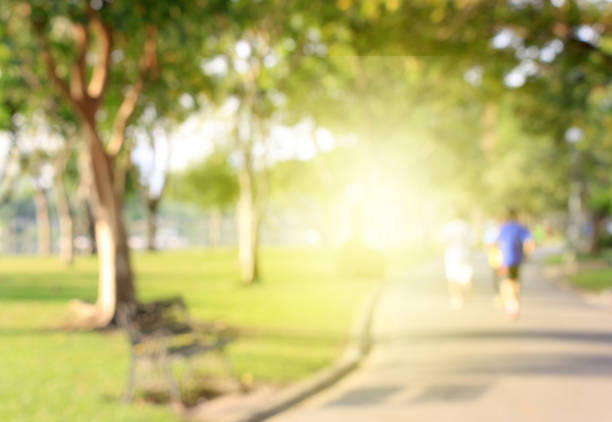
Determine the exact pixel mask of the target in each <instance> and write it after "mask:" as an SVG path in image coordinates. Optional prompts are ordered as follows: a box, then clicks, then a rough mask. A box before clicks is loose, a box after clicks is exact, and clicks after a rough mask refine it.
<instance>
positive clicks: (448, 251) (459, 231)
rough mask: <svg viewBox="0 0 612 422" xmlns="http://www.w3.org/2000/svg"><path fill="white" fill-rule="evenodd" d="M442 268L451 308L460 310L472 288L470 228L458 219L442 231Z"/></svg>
mask: <svg viewBox="0 0 612 422" xmlns="http://www.w3.org/2000/svg"><path fill="white" fill-rule="evenodd" d="M442 239H443V242H444V267H445V270H446V279H447V280H448V288H449V292H450V295H451V307H452V308H453V309H461V308H462V307H463V304H464V302H465V298H466V296H467V295H468V294H469V292H470V290H471V286H472V275H473V269H472V265H471V263H470V243H471V236H470V228H469V226H468V224H467V223H466V222H465V221H463V220H462V219H460V218H454V219H453V220H451V221H449V222H448V223H446V224H445V225H444V227H443V229H442Z"/></svg>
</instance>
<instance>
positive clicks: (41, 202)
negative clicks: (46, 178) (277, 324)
mask: <svg viewBox="0 0 612 422" xmlns="http://www.w3.org/2000/svg"><path fill="white" fill-rule="evenodd" d="M34 205H35V207H36V229H37V236H38V254H39V255H43V256H47V255H49V254H50V253H51V229H50V224H49V201H48V200H47V195H46V194H45V191H44V190H43V189H41V188H40V187H36V189H35V190H34Z"/></svg>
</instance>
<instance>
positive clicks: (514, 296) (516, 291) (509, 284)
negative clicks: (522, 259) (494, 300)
mask: <svg viewBox="0 0 612 422" xmlns="http://www.w3.org/2000/svg"><path fill="white" fill-rule="evenodd" d="M501 291H502V297H503V302H504V309H505V311H506V314H507V315H508V316H509V317H512V318H516V317H517V316H518V313H519V309H520V303H519V295H520V284H519V280H518V265H515V266H511V267H508V269H507V274H506V277H505V279H504V281H503V282H502V284H501Z"/></svg>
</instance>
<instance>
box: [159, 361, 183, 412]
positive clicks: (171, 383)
mask: <svg viewBox="0 0 612 422" xmlns="http://www.w3.org/2000/svg"><path fill="white" fill-rule="evenodd" d="M162 365H163V367H164V374H165V376H166V382H167V383H168V388H169V390H170V401H171V402H172V405H173V406H178V405H180V404H181V396H180V392H179V388H178V384H177V382H176V379H175V378H174V374H173V373H172V365H171V364H170V359H168V356H166V355H164V356H162Z"/></svg>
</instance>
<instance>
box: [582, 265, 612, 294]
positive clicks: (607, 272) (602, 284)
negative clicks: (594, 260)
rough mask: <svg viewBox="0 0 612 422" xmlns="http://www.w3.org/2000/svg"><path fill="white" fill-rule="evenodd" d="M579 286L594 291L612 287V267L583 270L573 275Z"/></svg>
mask: <svg viewBox="0 0 612 422" xmlns="http://www.w3.org/2000/svg"><path fill="white" fill-rule="evenodd" d="M572 282H573V283H574V284H576V285H577V286H578V287H581V288H583V289H587V290H592V291H601V290H605V289H610V288H612V268H600V269H596V270H587V271H581V272H579V273H578V274H576V275H575V276H573V277H572Z"/></svg>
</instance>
